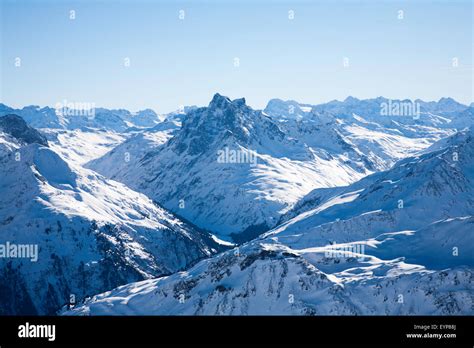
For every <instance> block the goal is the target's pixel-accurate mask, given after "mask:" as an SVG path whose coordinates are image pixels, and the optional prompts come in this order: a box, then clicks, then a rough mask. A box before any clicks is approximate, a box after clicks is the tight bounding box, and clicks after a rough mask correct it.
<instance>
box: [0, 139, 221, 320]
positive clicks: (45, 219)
mask: <svg viewBox="0 0 474 348" xmlns="http://www.w3.org/2000/svg"><path fill="white" fill-rule="evenodd" d="M0 155H1V156H0V162H1V165H0V192H1V193H2V194H1V195H0V244H2V245H5V244H6V243H7V242H9V243H14V244H28V245H30V244H32V245H37V246H38V248H39V254H38V261H37V262H32V261H31V260H30V259H28V258H0V279H1V281H0V292H1V293H2V294H3V295H2V298H10V299H11V301H9V302H3V303H1V304H0V313H2V314H26V313H30V314H52V313H54V312H55V311H56V310H57V309H58V308H59V307H60V306H62V305H64V304H65V303H67V302H68V300H69V298H70V295H71V294H74V295H75V296H76V299H78V300H79V299H81V298H83V297H84V296H86V295H92V294H94V293H98V292H101V291H105V290H107V289H111V288H113V287H116V286H118V285H121V284H125V283H128V282H132V281H137V280H141V279H146V278H150V277H152V276H158V275H160V274H169V273H172V272H175V271H177V270H180V269H184V268H186V267H189V265H192V264H193V263H195V262H196V261H197V260H199V259H201V258H203V257H206V256H209V255H210V254H211V253H212V249H211V246H213V247H214V246H216V245H215V243H214V242H212V240H211V238H210V236H208V235H207V234H205V233H204V232H201V231H198V230H196V229H194V228H193V227H191V226H189V225H188V224H186V223H183V222H182V221H180V220H178V219H177V218H176V217H174V216H173V215H171V214H170V213H168V212H166V211H165V210H163V209H162V208H159V207H157V206H156V205H155V204H153V202H152V201H151V200H150V199H149V198H147V197H146V196H144V195H142V194H139V193H136V192H134V191H132V190H130V189H129V188H127V187H125V186H124V185H123V184H120V183H118V182H114V181H110V180H107V179H105V178H103V177H102V176H100V175H98V174H96V173H94V172H92V171H90V170H86V169H83V168H81V167H79V166H76V165H73V164H71V163H68V162H65V161H64V160H63V159H62V158H61V157H60V156H59V155H58V154H57V153H56V152H54V151H53V150H51V149H49V148H47V147H44V146H42V145H40V144H37V143H31V144H28V145H22V144H20V143H19V142H18V141H17V140H16V139H15V138H12V137H11V136H9V135H6V134H5V133H0Z"/></svg>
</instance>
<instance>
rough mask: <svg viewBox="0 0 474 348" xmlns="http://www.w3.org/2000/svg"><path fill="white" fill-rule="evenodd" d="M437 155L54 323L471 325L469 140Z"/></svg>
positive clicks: (459, 139) (319, 196)
mask: <svg viewBox="0 0 474 348" xmlns="http://www.w3.org/2000/svg"><path fill="white" fill-rule="evenodd" d="M443 144H444V146H441V145H440V146H439V148H438V147H434V149H435V150H434V151H433V152H430V153H426V154H424V155H421V156H419V157H412V158H408V159H405V160H402V161H401V162H399V163H398V164H396V165H395V166H394V167H393V168H391V169H390V170H388V171H386V172H381V173H377V174H374V175H371V176H369V177H367V178H364V179H362V180H361V181H359V182H357V183H355V184H352V185H349V186H348V187H345V188H335V189H323V190H315V191H314V192H312V193H311V195H310V196H311V197H308V200H307V202H306V204H300V205H299V206H298V209H299V210H300V211H297V212H295V214H296V215H295V216H294V217H289V220H287V221H286V222H284V223H283V224H282V225H281V226H279V227H277V228H275V229H273V230H272V231H270V232H268V233H266V234H264V235H263V236H261V237H260V238H258V239H256V240H254V241H251V242H248V243H246V244H244V245H241V246H240V247H238V248H236V249H234V250H230V251H227V252H224V253H223V254H220V255H217V256H214V257H212V258H211V259H207V260H203V261H201V262H200V263H198V264H197V265H196V266H194V267H192V268H191V269H189V270H187V271H186V272H180V273H177V274H174V275H171V276H169V277H162V278H158V279H154V280H148V281H145V282H140V283H133V284H128V285H126V286H123V287H120V288H117V289H115V290H113V291H111V292H107V293H104V294H100V295H97V296H95V297H93V298H92V299H89V300H88V301H86V302H85V303H83V304H81V305H80V306H79V307H77V308H76V309H74V310H73V311H69V312H63V314H66V315H100V314H105V315H117V314H153V315H156V314H160V315H170V314H204V315H207V314H221V315H228V314H231V315H238V314H316V315H321V314H329V315H331V314H337V315H341V314H347V315H356V314H357V315H369V314H378V315H398V314H402V315H413V314H415V315H434V314H438V315H459V314H465V315H472V314H473V313H474V312H473V308H474V300H473V297H472V290H473V288H474V276H473V269H474V234H473V233H472V231H473V227H474V201H473V198H472V197H474V194H473V193H474V192H473V190H474V185H473V181H474V138H473V136H472V130H466V131H464V132H462V133H459V134H456V135H454V136H452V137H451V138H450V139H449V141H444V142H443ZM454 153H456V154H457V157H453V154H454ZM453 158H456V160H453ZM400 200H402V202H403V205H400ZM434 201H436V203H437V204H436V205H434V204H433V202H434ZM145 304H146V306H145Z"/></svg>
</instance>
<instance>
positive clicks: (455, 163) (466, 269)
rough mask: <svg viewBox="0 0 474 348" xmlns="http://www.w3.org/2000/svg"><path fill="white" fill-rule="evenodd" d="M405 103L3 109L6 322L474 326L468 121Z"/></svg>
mask: <svg viewBox="0 0 474 348" xmlns="http://www.w3.org/2000/svg"><path fill="white" fill-rule="evenodd" d="M406 102H407V101H393V100H388V99H385V98H382V97H379V98H375V99H368V100H359V99H356V98H351V97H350V98H347V99H346V100H344V101H332V102H329V103H325V104H320V105H311V104H302V103H298V102H296V101H283V100H279V99H272V100H271V101H270V102H269V103H268V105H267V107H266V108H265V109H264V110H255V109H252V108H251V107H250V106H248V105H247V103H246V101H245V99H244V98H241V99H235V100H231V99H229V98H227V97H225V96H222V95H220V94H216V95H214V97H213V98H212V100H211V101H210V103H209V105H208V106H205V107H199V108H198V107H189V108H188V107H187V108H185V109H184V111H179V112H173V113H170V114H167V115H157V114H156V113H154V112H153V111H152V110H143V111H139V112H136V113H132V112H129V111H127V110H108V109H102V108H101V109H95V110H94V113H93V116H90V115H89V116H87V115H86V116H83V115H79V116H77V115H75V114H74V113H73V112H72V113H68V112H66V113H62V114H61V113H58V112H57V110H55V109H52V108H49V107H44V108H40V107H36V106H27V107H24V108H22V109H13V108H10V107H8V106H6V105H4V104H0V163H1V167H0V256H1V257H0V280H1V282H0V293H1V294H2V298H8V299H10V300H9V301H1V302H0V314H39V315H44V314H62V315H213V314H219V315H229V314H230V315H242V314H243V315H249V314H265V315H272V314H274V315H277V314H296V315H370V314H383V315H385V314H388V315H397V314H402V315H408V314H410V315H411V314H417V315H432V314H449V315H459V314H470V315H472V314H473V313H474V309H473V308H474V298H473V293H474V291H473V290H474V289H473V285H474V275H473V268H474V235H473V233H474V136H473V134H472V131H473V125H474V115H473V110H474V109H473V107H472V106H470V107H469V106H465V105H462V104H460V103H458V102H456V101H454V100H453V99H450V98H442V99H441V100H439V101H438V102H423V101H421V100H417V101H415V102H416V103H418V105H419V109H420V112H419V113H418V114H416V115H415V116H407V115H385V114H384V113H383V112H381V108H382V107H381V105H385V104H387V103H406ZM68 114H73V116H68ZM12 245H14V246H15V245H16V246H22V245H36V246H37V247H38V255H37V256H38V259H37V260H36V261H33V260H31V258H26V257H18V256H12V253H11V252H10V251H9V255H7V249H8V248H9V247H11V246H12ZM2 250H3V253H2ZM18 250H19V249H18ZM7 256H8V257H7ZM71 299H73V300H71Z"/></svg>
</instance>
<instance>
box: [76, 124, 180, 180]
mask: <svg viewBox="0 0 474 348" xmlns="http://www.w3.org/2000/svg"><path fill="white" fill-rule="evenodd" d="M180 126H181V124H180V122H178V121H175V120H173V121H163V122H161V123H159V124H158V125H156V126H155V127H153V128H149V129H146V130H143V131H141V132H137V133H136V134H133V135H130V137H129V138H128V139H127V140H126V141H124V142H123V143H121V144H120V145H118V146H116V147H113V148H112V149H111V150H110V151H108V152H107V153H105V154H102V155H100V156H97V155H96V156H94V158H90V159H89V161H87V163H84V166H85V167H87V168H90V169H93V170H95V171H96V172H98V173H101V174H104V175H107V177H109V178H111V179H116V178H120V177H121V173H123V172H126V171H127V170H128V169H129V168H135V167H137V166H138V165H139V162H140V160H141V159H142V158H143V157H144V156H145V155H146V154H147V153H149V152H150V151H155V150H156V149H158V148H159V147H160V146H161V145H163V144H164V143H166V142H167V141H168V140H169V139H170V138H172V137H173V136H174V135H175V134H176V132H177V131H178V130H179V128H180Z"/></svg>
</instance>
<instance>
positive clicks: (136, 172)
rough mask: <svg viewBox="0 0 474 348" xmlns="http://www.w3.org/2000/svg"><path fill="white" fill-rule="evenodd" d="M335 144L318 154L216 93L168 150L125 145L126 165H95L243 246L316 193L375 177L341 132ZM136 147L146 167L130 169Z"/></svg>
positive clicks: (109, 160)
mask: <svg viewBox="0 0 474 348" xmlns="http://www.w3.org/2000/svg"><path fill="white" fill-rule="evenodd" d="M329 128H330V127H329V125H327V126H326V129H329ZM327 139H329V140H330V141H332V142H333V143H334V147H335V148H337V150H335V149H333V148H326V149H317V148H312V147H310V146H309V145H308V144H306V143H305V141H303V140H300V139H298V138H297V137H293V136H292V134H290V133H285V132H284V131H283V130H282V129H281V128H280V126H279V125H278V124H277V123H276V122H274V121H273V120H272V119H271V118H270V117H268V116H266V115H265V114H263V113H262V112H261V111H256V110H253V109H251V108H250V107H248V106H247V105H246V104H245V100H244V99H236V100H233V101H231V100H230V99H228V98H227V97H224V96H221V95H219V94H216V95H215V96H214V98H213V99H212V101H211V102H210V104H209V106H208V107H204V108H199V109H195V110H193V111H190V112H188V114H187V115H186V118H185V119H184V121H183V124H182V127H181V129H180V130H179V131H177V132H176V133H175V136H174V137H172V138H171V139H170V140H169V141H168V142H166V144H164V145H163V146H161V144H158V145H160V146H155V145H154V144H151V146H150V147H149V148H148V149H147V151H146V152H145V151H144V147H142V144H143V142H142V141H138V142H135V141H134V142H133V143H136V144H137V145H138V146H135V145H133V143H132V144H127V143H124V146H121V147H120V148H117V151H116V152H117V153H118V158H120V162H118V161H116V159H117V157H113V156H109V154H108V155H107V156H105V157H103V158H100V159H98V160H96V161H94V162H92V163H90V164H89V165H88V166H89V167H90V168H92V169H94V170H96V171H98V172H100V173H101V174H103V175H106V176H108V177H112V178H114V179H116V180H118V181H121V182H123V183H125V184H127V185H128V186H130V187H131V188H133V189H135V190H138V191H140V192H143V193H145V194H146V195H148V196H149V197H151V198H153V199H154V200H156V201H157V202H159V203H160V204H162V205H163V206H165V207H166V208H167V209H170V210H171V211H173V212H175V213H176V214H178V215H180V216H183V217H184V218H186V219H187V220H189V221H192V222H193V223H195V224H196V225H198V226H200V227H202V228H205V229H208V230H211V231H213V232H215V233H217V234H219V235H220V236H221V237H224V238H229V236H231V237H232V238H233V240H234V241H237V242H241V241H244V240H249V239H251V238H253V237H255V236H256V235H258V234H259V233H261V232H263V231H264V230H267V229H268V228H270V227H272V226H274V225H275V223H276V221H277V219H278V218H279V216H280V214H281V212H282V211H285V209H287V207H288V206H289V205H290V204H293V203H295V202H296V201H297V200H298V199H299V198H301V197H302V196H304V195H305V194H306V193H308V192H309V191H311V190H312V189H313V188H316V187H331V186H340V185H345V184H348V183H351V182H353V181H355V180H357V179H358V178H361V177H363V176H365V175H367V174H369V173H371V172H372V170H371V168H370V163H368V162H367V161H368V160H367V158H365V155H364V154H363V153H361V152H360V151H358V150H357V149H354V148H353V147H352V145H351V144H349V143H347V142H345V141H344V139H341V137H339V135H338V134H337V132H331V133H329V134H328V135H327ZM155 144H156V143H155ZM132 145H133V146H135V147H137V148H138V149H139V150H138V151H137V152H136V153H133V152H131V155H132V156H133V157H134V158H136V159H139V161H138V162H137V161H134V162H130V164H127V163H124V161H123V160H122V158H123V156H122V153H123V152H124V150H127V151H128V149H129V148H131V147H132ZM145 145H146V144H145ZM344 152H348V153H350V154H347V153H344ZM111 155H113V151H112V153H111ZM350 158H352V159H353V160H352V161H351V160H350ZM117 162H118V163H121V164H119V165H117V164H116V163H117Z"/></svg>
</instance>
